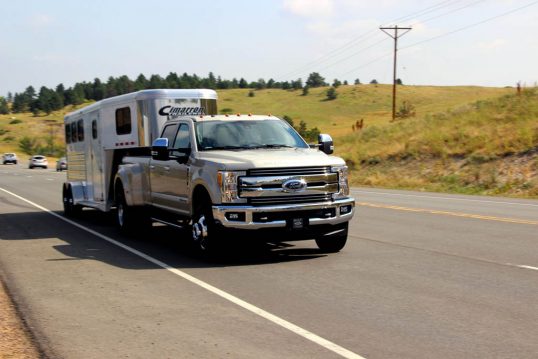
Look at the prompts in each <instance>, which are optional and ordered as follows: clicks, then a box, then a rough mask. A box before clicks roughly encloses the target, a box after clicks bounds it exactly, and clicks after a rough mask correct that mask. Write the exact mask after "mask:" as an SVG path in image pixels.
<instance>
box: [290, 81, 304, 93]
mask: <svg viewBox="0 0 538 359" xmlns="http://www.w3.org/2000/svg"><path fill="white" fill-rule="evenodd" d="M291 88H292V89H294V90H300V89H302V88H303V80H301V79H297V80H295V81H292V82H291Z"/></svg>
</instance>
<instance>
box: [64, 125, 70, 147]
mask: <svg viewBox="0 0 538 359" xmlns="http://www.w3.org/2000/svg"><path fill="white" fill-rule="evenodd" d="M65 143H71V124H70V123H66V124H65Z"/></svg>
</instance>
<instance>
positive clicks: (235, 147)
mask: <svg viewBox="0 0 538 359" xmlns="http://www.w3.org/2000/svg"><path fill="white" fill-rule="evenodd" d="M251 148H252V147H251V146H216V147H205V148H204V149H203V150H204V151H214V150H248V149H251Z"/></svg>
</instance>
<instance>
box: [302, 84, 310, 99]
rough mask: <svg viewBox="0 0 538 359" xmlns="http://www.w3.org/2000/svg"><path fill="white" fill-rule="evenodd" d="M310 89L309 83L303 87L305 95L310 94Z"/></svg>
mask: <svg viewBox="0 0 538 359" xmlns="http://www.w3.org/2000/svg"><path fill="white" fill-rule="evenodd" d="M309 91H310V87H308V85H306V86H305V87H303V96H306V95H308V92H309Z"/></svg>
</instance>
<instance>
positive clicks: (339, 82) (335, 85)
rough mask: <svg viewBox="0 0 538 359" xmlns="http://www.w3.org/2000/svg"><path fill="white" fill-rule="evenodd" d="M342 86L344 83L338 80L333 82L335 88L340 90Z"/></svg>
mask: <svg viewBox="0 0 538 359" xmlns="http://www.w3.org/2000/svg"><path fill="white" fill-rule="evenodd" d="M340 85H342V82H341V81H340V80H338V79H334V81H333V87H334V88H338V87H339V86H340Z"/></svg>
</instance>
